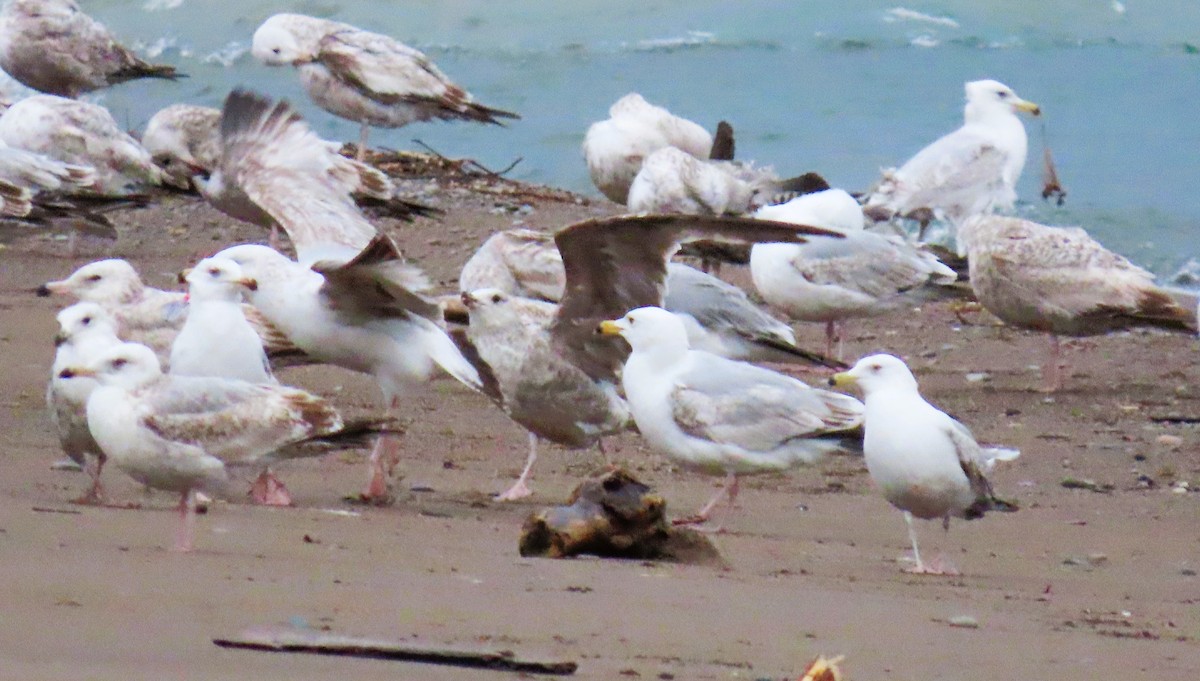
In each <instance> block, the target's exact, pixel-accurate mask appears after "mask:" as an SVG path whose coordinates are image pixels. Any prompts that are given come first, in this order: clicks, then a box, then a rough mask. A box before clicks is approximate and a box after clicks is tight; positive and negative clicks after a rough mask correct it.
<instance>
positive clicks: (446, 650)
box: [213, 628, 578, 675]
mask: <svg viewBox="0 0 1200 681" xmlns="http://www.w3.org/2000/svg"><path fill="white" fill-rule="evenodd" d="M213 643H215V644H216V645H218V646H220V647H222V648H241V649H245V650H258V651H264V652H272V653H311V654H314V655H336V656H344V657H362V658H370V659H374V660H399V661H402V662H422V663H425V664H441V665H450V666H456V667H470V668H473V669H491V670H494V671H503V672H524V673H527V674H557V675H567V674H574V673H575V670H576V668H577V667H578V665H577V664H576V663H575V662H570V661H566V662H555V661H549V662H546V661H538V660H524V659H521V658H518V657H517V656H516V654H515V653H513V652H512V651H510V650H480V649H477V648H451V647H447V646H431V645H424V644H420V643H405V642H401V641H385V640H380V639H368V638H357V637H353V636H341V635H337V634H329V633H325V632H321V631H312V630H304V629H292V628H268V629H250V630H247V631H244V632H242V633H241V635H240V636H238V637H235V638H214V639H213Z"/></svg>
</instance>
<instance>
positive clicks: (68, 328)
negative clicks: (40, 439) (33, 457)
mask: <svg viewBox="0 0 1200 681" xmlns="http://www.w3.org/2000/svg"><path fill="white" fill-rule="evenodd" d="M57 319H58V326H59V331H58V334H57V335H55V337H54V345H55V348H56V350H55V352H54V364H53V365H52V366H51V369H50V383H49V384H48V385H47V386H46V407H47V409H48V411H49V413H50V421H51V422H52V423H53V424H54V429H55V431H57V432H58V441H59V443H61V444H62V448H63V452H64V453H65V454H66V455H67V456H68V457H69V458H70V459H71V460H72V461H74V462H75V463H77V464H79V466H80V468H82V469H83V470H84V471H85V472H87V474H88V476H89V477H91V479H92V486H91V488H90V489H89V490H88V492H87V494H85V495H84V496H82V497H80V498H79V499H77V500H76V502H77V503H82V504H99V503H102V502H103V501H104V487H103V486H102V485H101V484H100V472H101V470H103V468H104V463H105V460H106V457H105V456H104V452H103V451H102V450H101V449H100V446H99V445H97V444H96V441H95V439H93V438H92V433H91V431H89V430H88V425H87V401H88V397H90V396H91V394H92V391H93V390H94V389H95V388H96V385H97V383H96V381H95V379H92V378H86V377H83V376H76V377H70V376H68V377H63V376H62V375H61V373H62V371H63V370H64V369H66V368H67V367H71V366H81V365H86V364H88V363H90V362H91V361H93V360H95V359H96V358H97V357H98V356H99V355H100V353H102V352H104V351H106V350H108V349H109V348H112V347H114V346H116V345H119V344H120V343H121V339H120V338H118V337H117V326H116V322H115V321H114V320H113V318H112V317H111V316H110V315H109V314H108V313H107V312H106V311H105V310H104V308H102V307H100V306H99V305H97V304H95V303H75V304H74V305H71V306H70V307H66V308H63V310H61V311H60V312H59V313H58V316H57Z"/></svg>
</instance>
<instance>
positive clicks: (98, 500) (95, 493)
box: [72, 458, 104, 506]
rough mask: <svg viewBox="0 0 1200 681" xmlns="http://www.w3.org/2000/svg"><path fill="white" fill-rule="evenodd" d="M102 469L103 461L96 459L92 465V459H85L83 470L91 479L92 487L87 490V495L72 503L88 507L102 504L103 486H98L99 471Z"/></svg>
mask: <svg viewBox="0 0 1200 681" xmlns="http://www.w3.org/2000/svg"><path fill="white" fill-rule="evenodd" d="M103 468H104V459H96V460H95V462H94V463H93V461H92V459H90V458H89V459H87V461H86V462H85V464H84V467H83V470H84V472H86V473H87V474H88V476H89V477H91V479H92V486H91V488H89V489H88V491H87V494H85V495H83V496H81V497H79V498H78V499H75V500H74V501H73V502H72V503H76V504H86V505H88V506H99V505H102V504H103V503H104V486H103V485H101V484H100V471H101V470H102V469H103Z"/></svg>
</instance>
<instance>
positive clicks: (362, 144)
mask: <svg viewBox="0 0 1200 681" xmlns="http://www.w3.org/2000/svg"><path fill="white" fill-rule="evenodd" d="M370 133H371V126H370V125H369V124H367V123H366V122H363V124H362V127H361V128H359V130H358V153H356V154H355V155H354V159H355V160H356V161H360V162H361V161H362V160H363V159H365V158H366V157H367V136H368V135H369V134H370Z"/></svg>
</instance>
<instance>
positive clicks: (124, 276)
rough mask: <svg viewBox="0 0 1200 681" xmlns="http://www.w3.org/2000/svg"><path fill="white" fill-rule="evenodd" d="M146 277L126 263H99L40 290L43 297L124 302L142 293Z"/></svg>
mask: <svg viewBox="0 0 1200 681" xmlns="http://www.w3.org/2000/svg"><path fill="white" fill-rule="evenodd" d="M142 288H143V287H142V278H141V277H139V276H138V273H137V270H135V269H133V265H130V264H129V263H128V262H126V261H124V260H118V259H110V260H97V261H96V262H93V263H89V264H87V265H84V266H83V267H80V268H79V269H77V270H75V271H74V272H73V273H72V274H71V276H69V277H67V278H66V279H61V280H59V281H49V282H46V283H45V284H42V285H41V286H39V287H38V289H37V294H38V295H39V296H49V295H56V294H57V295H69V296H74V297H75V298H77V299H79V300H82V301H86V302H90V303H124V302H131V301H133V300H135V299H136V298H137V297H138V296H139V295H140V294H141V292H142Z"/></svg>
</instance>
